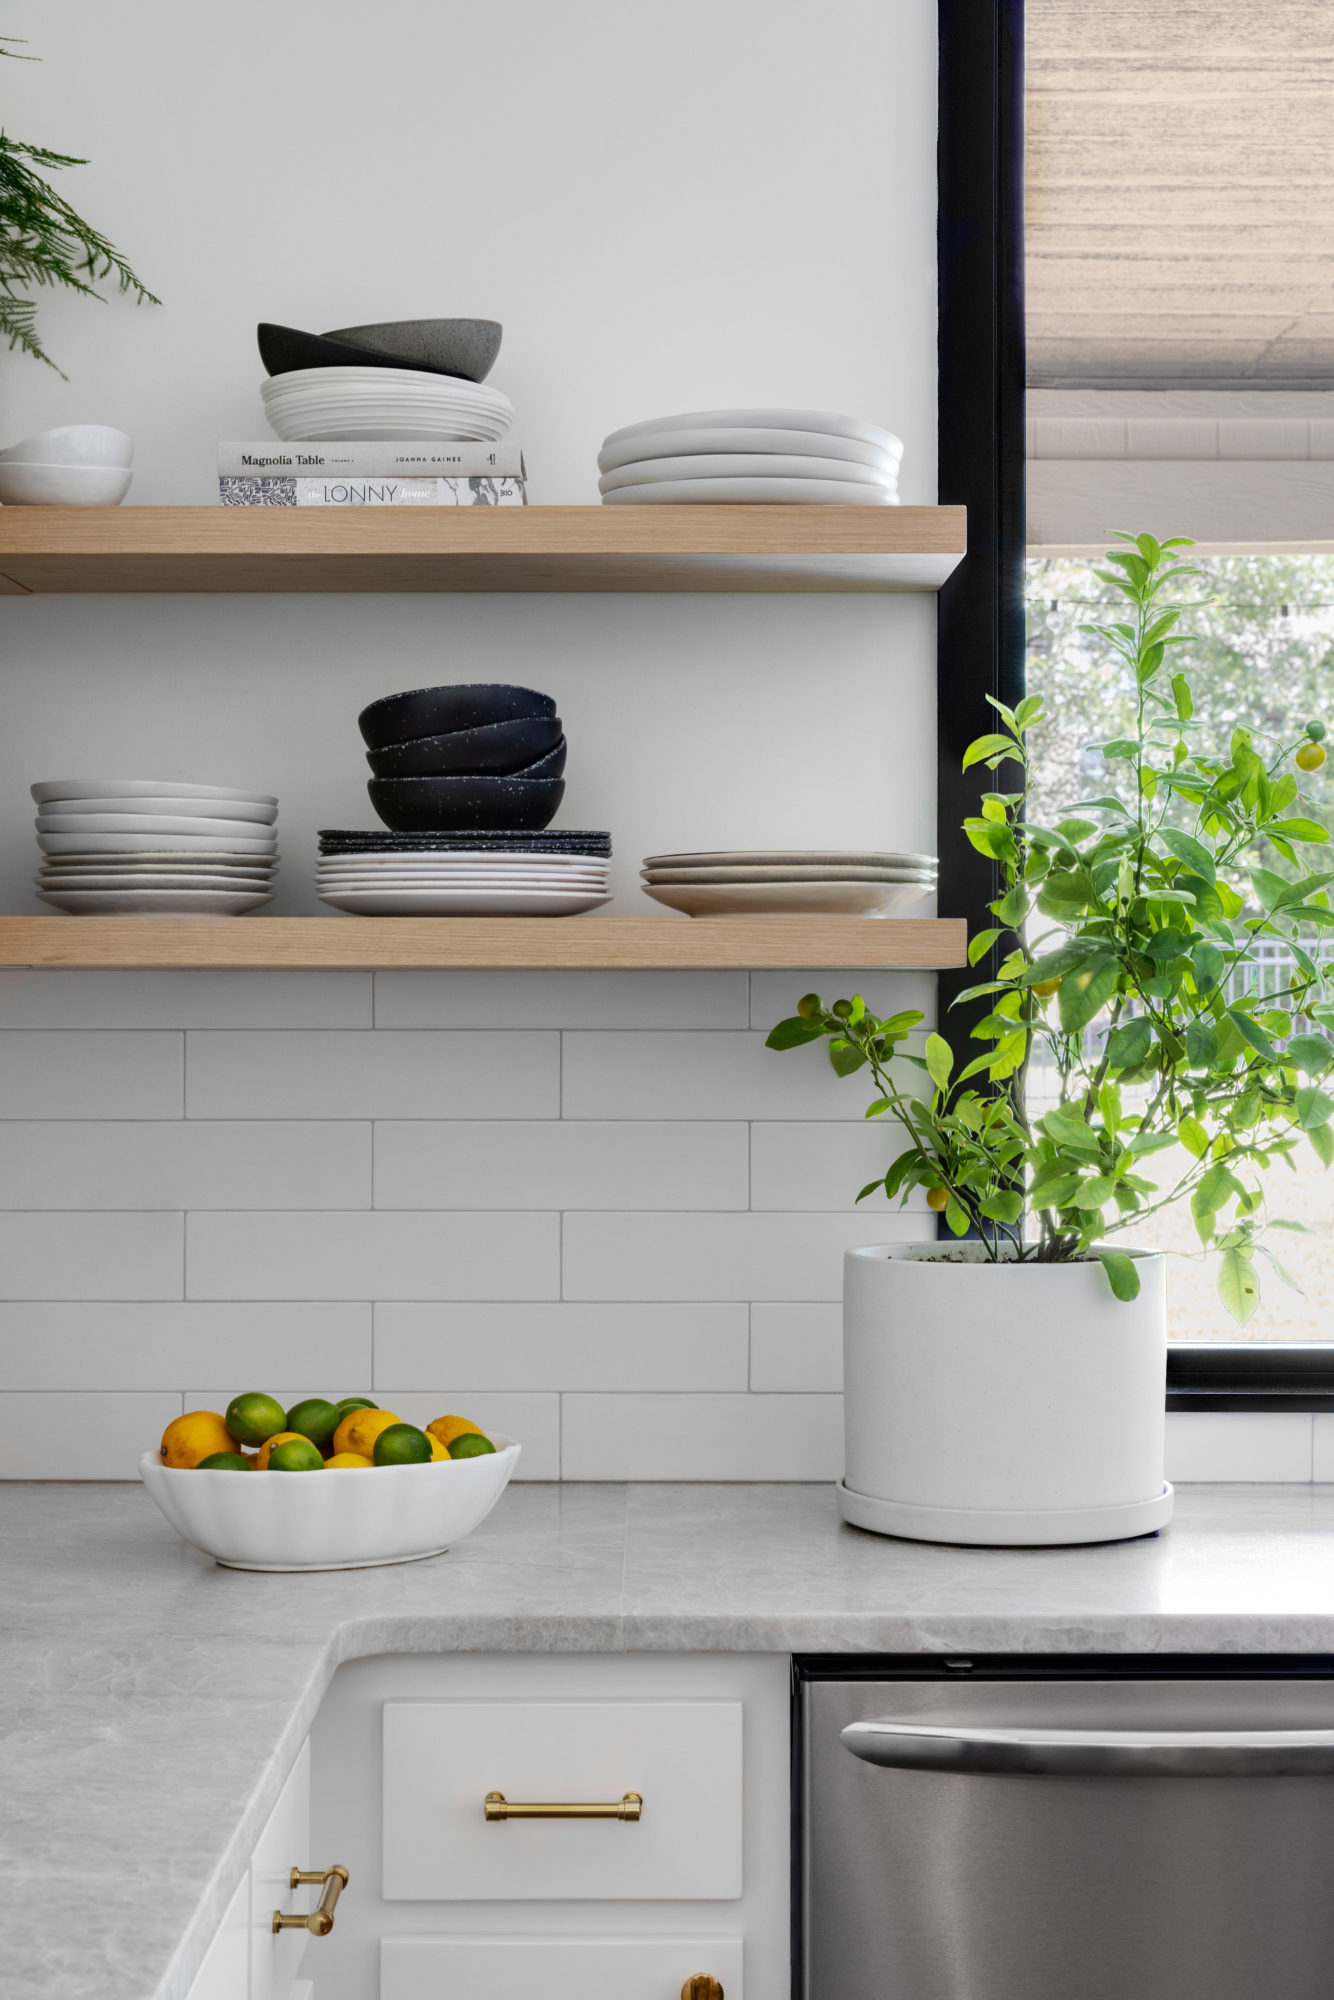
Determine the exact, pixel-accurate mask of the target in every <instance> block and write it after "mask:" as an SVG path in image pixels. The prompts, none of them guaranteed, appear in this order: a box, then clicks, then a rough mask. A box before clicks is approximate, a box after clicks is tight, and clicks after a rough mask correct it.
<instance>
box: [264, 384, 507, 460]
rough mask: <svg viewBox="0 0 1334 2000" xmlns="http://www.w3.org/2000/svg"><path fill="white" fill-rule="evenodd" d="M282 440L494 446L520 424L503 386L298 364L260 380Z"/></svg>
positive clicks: (269, 413)
mask: <svg viewBox="0 0 1334 2000" xmlns="http://www.w3.org/2000/svg"><path fill="white" fill-rule="evenodd" d="M259 393H260V395H261V396H262V397H263V398H264V412H265V415H266V416H267V417H268V420H269V423H270V425H271V427H272V429H273V430H274V431H275V432H276V433H277V435H278V436H279V437H280V438H295V439H300V440H305V439H309V440H310V441H311V442H313V443H321V442H324V441H326V440H328V439H335V440H339V439H348V438H356V439H366V440H369V441H371V442H375V441H376V440H379V439H384V440H388V439H393V438H411V439H431V438H435V439H445V440H450V441H454V442H466V441H468V440H472V441H474V442H476V443H479V444H494V443H495V442H496V441H497V439H499V438H503V437H504V436H505V435H506V433H507V432H508V430H509V428H510V426H511V424H512V423H513V422H514V405H513V403H511V401H510V399H509V397H508V396H506V395H504V394H503V393H502V392H501V391H500V390H499V389H489V388H488V387H487V386H486V384H485V383H484V382H465V381H464V379H463V378H462V376H455V375H427V374H423V373H420V372H419V371H418V370H416V369H413V368H298V369H294V370H293V371H292V373H291V374H287V375H270V376H269V377H268V379H267V380H266V381H264V382H262V383H261V384H260V391H259Z"/></svg>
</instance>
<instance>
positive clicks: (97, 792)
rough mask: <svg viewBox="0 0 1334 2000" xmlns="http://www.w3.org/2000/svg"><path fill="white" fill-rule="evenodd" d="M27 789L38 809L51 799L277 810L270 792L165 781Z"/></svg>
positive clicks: (73, 781) (75, 782) (52, 781)
mask: <svg viewBox="0 0 1334 2000" xmlns="http://www.w3.org/2000/svg"><path fill="white" fill-rule="evenodd" d="M30 789H31V792H32V795H33V798H34V799H35V800H36V801H37V803H38V805H39V806H41V805H46V804H48V803H49V802H50V801H51V800H52V799H230V800H231V801H232V802H233V803H234V804H236V805H256V806H272V807H273V808H274V810H275V811H276V810H277V807H278V801H277V799H276V798H274V797H273V795H272V793H270V792H235V791H232V790H231V788H230V787H229V786H226V785H183V784H176V783H174V782H173V783H168V782H167V780H166V779H165V778H47V779H45V780H44V781H43V782H42V783H41V784H40V785H33V786H31V787H30Z"/></svg>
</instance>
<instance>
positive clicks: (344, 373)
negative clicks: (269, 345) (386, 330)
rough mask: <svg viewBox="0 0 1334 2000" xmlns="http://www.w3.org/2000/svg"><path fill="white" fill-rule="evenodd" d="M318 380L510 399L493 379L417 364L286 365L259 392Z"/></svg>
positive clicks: (476, 399)
mask: <svg viewBox="0 0 1334 2000" xmlns="http://www.w3.org/2000/svg"><path fill="white" fill-rule="evenodd" d="M321 383H327V384H328V386H329V387H330V388H333V387H334V386H335V385H337V386H338V387H339V388H348V389H356V388H364V389H379V388H381V387H384V388H386V389H389V388H392V389H395V390H403V391H405V392H407V393H412V392H413V391H420V392H421V393H422V394H423V395H447V396H453V397H454V398H455V400H456V401H457V402H460V403H503V404H508V403H509V397H508V396H507V395H506V394H505V391H504V390H503V389H497V387H496V386H495V384H494V383H493V382H468V381H465V379H464V378H463V376H461V375H428V374H424V373H423V372H422V370H421V369H420V368H379V367H372V368H358V367H353V366H346V367H338V368H289V369H288V370H287V371H286V372H285V373H284V374H282V375H266V376H265V377H264V379H263V381H262V382H261V383H260V385H259V392H260V394H261V396H263V397H264V398H265V400H266V401H267V399H268V398H269V397H270V396H276V395H280V394H282V393H283V392H284V391H285V390H288V389H301V388H306V387H307V386H309V387H312V388H318V387H319V385H320V384H321Z"/></svg>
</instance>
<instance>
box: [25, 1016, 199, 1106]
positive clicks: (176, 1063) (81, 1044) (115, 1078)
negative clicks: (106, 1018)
mask: <svg viewBox="0 0 1334 2000" xmlns="http://www.w3.org/2000/svg"><path fill="white" fill-rule="evenodd" d="M182 1060H183V1056H182V1038H181V1036H180V1035H179V1034H123V1033H110V1034H103V1033H99V1032H87V1033H85V1032H81V1031H79V1030H77V1029H66V1030H57V1031H56V1032H50V1031H43V1030H32V1031H27V1032H23V1033H20V1034H12V1035H11V1034H7V1035H0V1108H3V1111H4V1115H5V1117H6V1118H179V1117H180V1115H181V1111H182V1108H183V1098H182V1084H181V1077H182Z"/></svg>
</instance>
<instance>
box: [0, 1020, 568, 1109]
mask: <svg viewBox="0 0 1334 2000" xmlns="http://www.w3.org/2000/svg"><path fill="white" fill-rule="evenodd" d="M3 1046H4V1045H3V1044H0V1048H2V1047H3ZM559 1108H560V1038H559V1036H558V1035H555V1034H536V1033H534V1034H488V1033H486V1032H483V1031H480V1030H479V1031H476V1032H471V1033H465V1034H430V1033H420V1032H417V1033H413V1032H407V1033H401V1034H398V1033H392V1032H391V1033H384V1032H381V1031H379V1030H375V1031H367V1032H365V1033H351V1034H343V1033H339V1032H337V1031H333V1032H331V1033H327V1034H288V1033H268V1032H265V1031H264V1030H257V1031H252V1032H248V1033H243V1034H232V1033H229V1032H219V1033H213V1032H207V1031H204V1032H199V1033H191V1034H189V1035H188V1036H187V1037H186V1109H187V1112H188V1115H189V1116H190V1117H191V1118H554V1117H556V1115H557V1113H558V1111H559ZM145 1115H146V1114H145Z"/></svg>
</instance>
